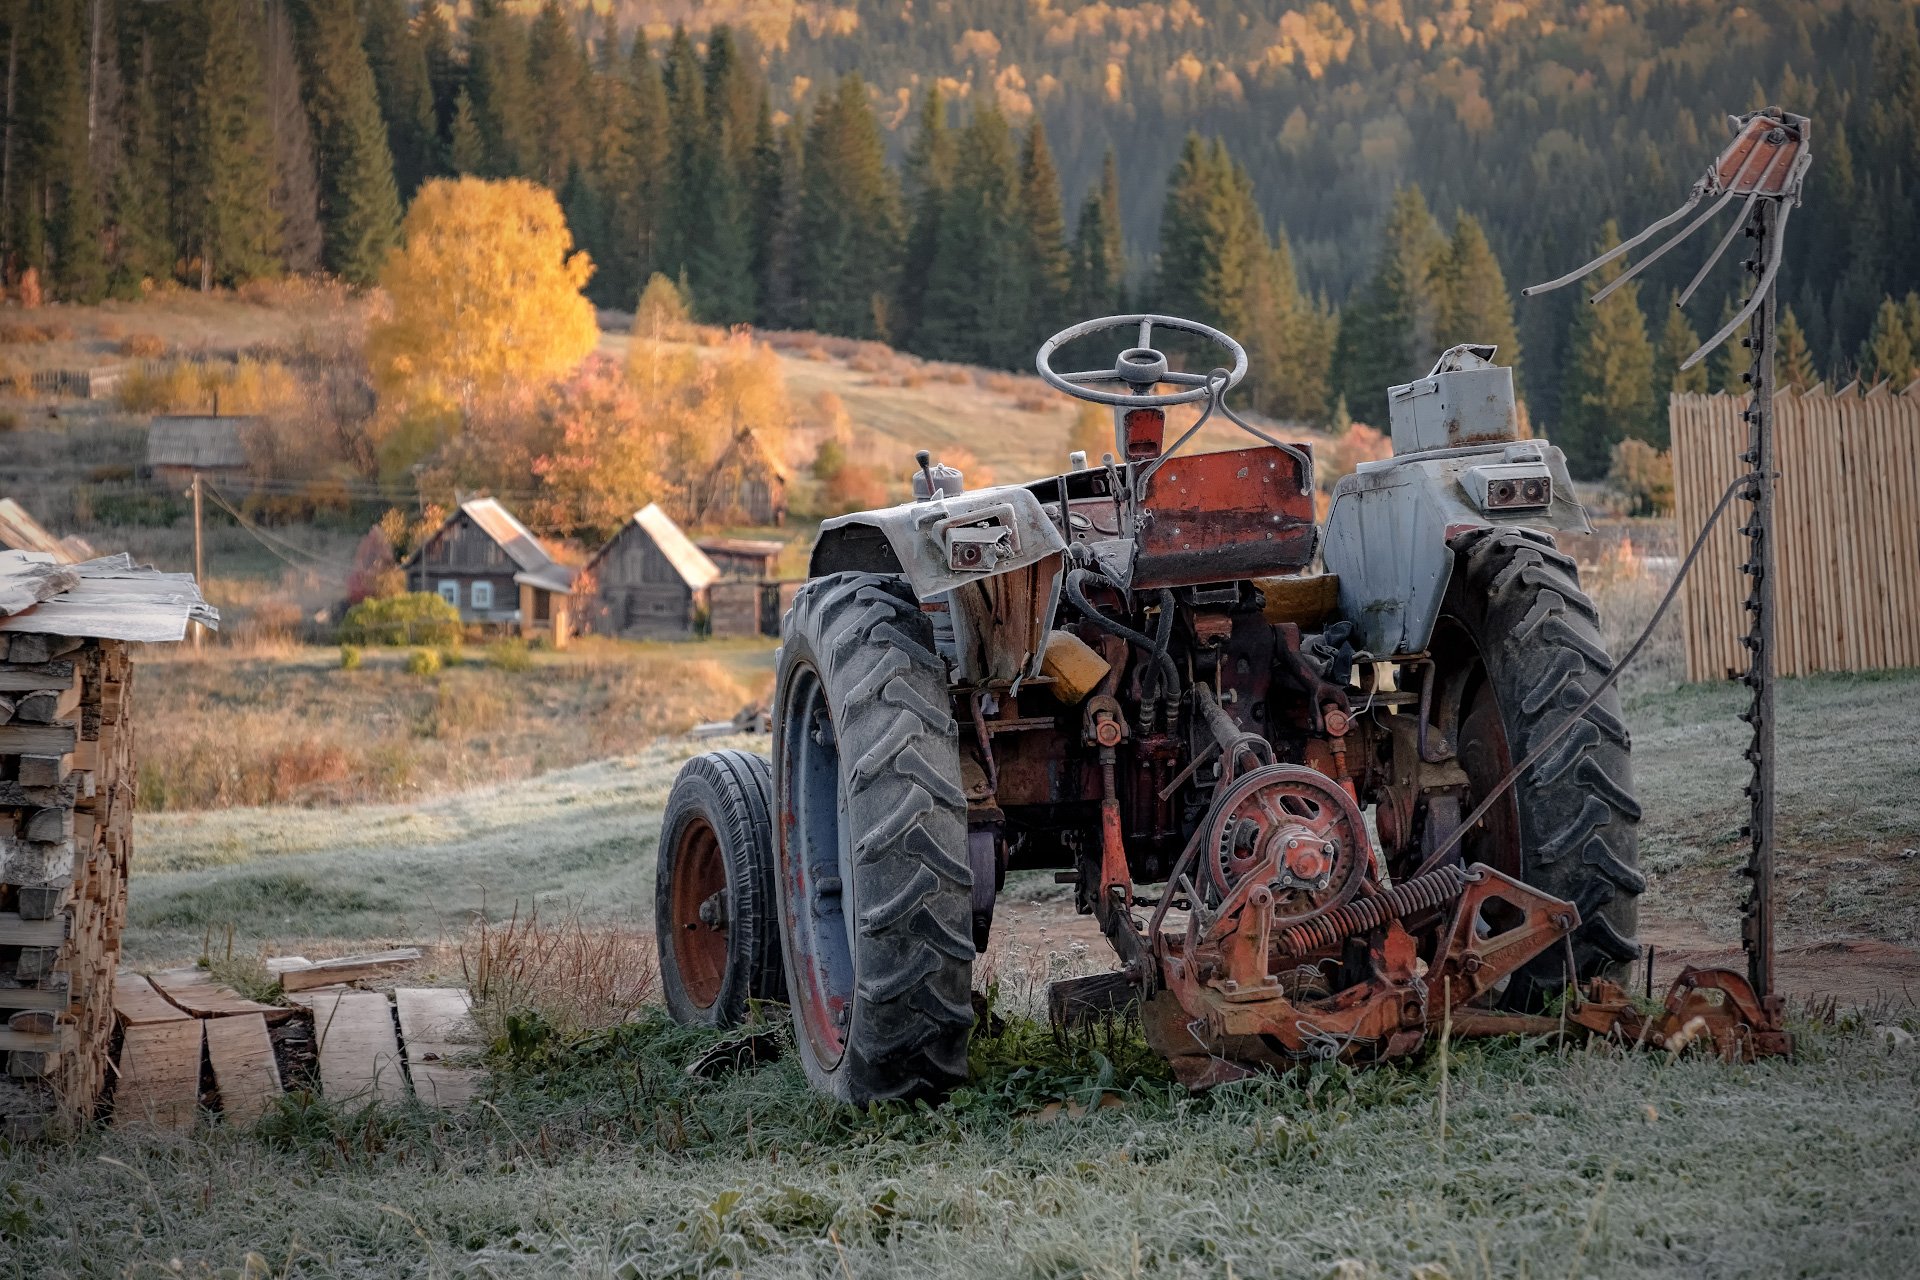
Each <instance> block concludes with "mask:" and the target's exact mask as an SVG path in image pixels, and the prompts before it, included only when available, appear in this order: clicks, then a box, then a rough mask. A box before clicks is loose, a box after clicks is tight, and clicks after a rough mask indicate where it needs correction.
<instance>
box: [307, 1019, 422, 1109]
mask: <svg viewBox="0 0 1920 1280" xmlns="http://www.w3.org/2000/svg"><path fill="white" fill-rule="evenodd" d="M313 1034H314V1038H315V1039H316V1040H318V1041H319V1043H320V1092H321V1093H323V1094H325V1095H326V1096H327V1097H328V1098H330V1099H332V1100H333V1101H335V1102H348V1101H351V1102H357V1103H367V1102H374V1101H379V1102H404V1101H405V1100H406V1096H407V1080H406V1076H405V1074H404V1073H403V1071H402V1070H401V1064H400V1041H399V1040H398V1038H397V1037H395V1035H394V1031H393V1006H392V1005H390V1004H388V1003H387V998H386V997H385V996H383V995H380V994H379V993H377V992H373V991H339V992H328V993H327V994H325V995H323V996H318V997H316V998H315V999H314V1001H313Z"/></svg>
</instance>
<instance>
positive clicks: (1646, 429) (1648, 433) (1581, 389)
mask: <svg viewBox="0 0 1920 1280" xmlns="http://www.w3.org/2000/svg"><path fill="white" fill-rule="evenodd" d="M1618 243H1620V230H1619V226H1618V225H1617V224H1616V223H1614V222H1613V221H1612V220H1611V219H1609V220H1608V221H1607V223H1606V224H1605V225H1604V226H1603V227H1602V228H1601V232H1600V243H1599V245H1598V250H1599V251H1602V252H1604V251H1605V250H1607V249H1611V248H1612V247H1613V246H1614V245H1616V244H1618ZM1625 265H1626V264H1625V263H1623V262H1621V261H1620V260H1619V259H1615V260H1614V261H1613V262H1610V263H1608V264H1607V265H1606V266H1604V267H1602V268H1601V269H1600V270H1599V271H1597V272H1595V273H1594V274H1593V276H1592V277H1590V278H1589V286H1590V287H1592V288H1596V289H1597V288H1599V287H1600V286H1603V285H1606V284H1610V283H1612V281H1613V280H1614V279H1616V278H1617V277H1618V276H1619V275H1620V273H1621V272H1622V271H1623V270H1624V269H1625ZM1658 416H1659V412H1658V410H1657V409H1656V406H1655V404H1654V395H1653V344H1652V343H1650V342H1649V341H1648V340H1647V323H1646V318H1645V317H1644V316H1643V315H1641V313H1640V286H1639V285H1638V284H1637V283H1635V284H1629V285H1626V286H1625V287H1623V288H1622V289H1620V291H1619V292H1617V293H1615V294H1614V295H1613V296H1612V297H1610V298H1608V299H1607V300H1606V301H1605V302H1602V303H1600V304H1598V305H1597V306H1596V305H1591V304H1588V303H1580V304H1579V305H1578V309H1577V310H1576V311H1575V312H1574V319H1573V328H1572V331H1571V334H1570V335H1569V340H1568V370H1567V378H1566V392H1565V395H1564V396H1563V397H1562V401H1561V409H1560V418H1561V421H1560V430H1559V431H1558V432H1557V433H1555V441H1556V443H1558V444H1559V445H1560V446H1561V447H1562V448H1563V449H1565V450H1566V453H1567V465H1568V466H1569V467H1570V468H1571V469H1572V470H1573V473H1574V475H1575V476H1578V477H1581V478H1584V479H1589V480H1592V479H1598V478H1600V477H1601V476H1604V475H1605V474H1606V473H1607V467H1608V465H1609V463H1610V462H1611V459H1612V453H1613V446H1614V445H1616V444H1618V443H1619V442H1620V441H1621V440H1623V439H1627V438H1629V437H1631V438H1633V439H1637V440H1653V439H1655V438H1656V437H1657V433H1658V427H1657V425H1656V419H1657V417H1658Z"/></svg>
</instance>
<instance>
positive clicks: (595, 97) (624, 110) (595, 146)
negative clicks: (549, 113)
mask: <svg viewBox="0 0 1920 1280" xmlns="http://www.w3.org/2000/svg"><path fill="white" fill-rule="evenodd" d="M588 92H589V94H590V95H591V110H590V111H589V112H588V115H589V117H590V127H591V133H592V139H591V145H590V147H589V159H588V162H587V167H586V170H585V172H584V173H583V174H582V175H580V180H579V181H578V182H577V183H571V184H569V186H570V187H572V188H573V189H574V195H573V197H572V199H571V201H569V202H566V209H567V222H568V225H570V226H571V227H572V228H573V233H574V239H575V241H576V242H577V243H578V244H579V245H580V246H581V247H582V248H584V249H586V250H587V252H588V253H589V254H590V255H591V256H592V258H593V262H594V268H595V269H594V273H593V279H592V281H591V282H590V283H589V284H588V286H587V294H588V296H589V297H591V298H592V299H593V300H594V302H595V303H596V304H597V305H599V306H603V307H624V306H626V305H627V304H629V303H630V302H632V300H633V298H634V296H635V294H637V293H638V292H639V288H640V279H639V276H638V274H637V272H638V270H639V262H638V256H639V249H640V246H639V243H638V240H637V238H636V237H635V236H634V235H633V234H632V226H633V203H634V201H635V200H636V199H637V198H638V188H639V185H640V174H639V172H638V171H637V168H636V166H635V164H634V154H633V135H632V134H631V133H630V132H629V130H628V125H629V123H630V121H631V119H632V117H633V85H632V83H631V82H630V81H629V80H628V79H627V68H626V65H625V62H624V61H623V59H622V58H621V56H620V29H619V27H618V26H617V25H616V23H615V19H614V15H613V12H612V11H611V10H609V11H608V12H607V16H606V23H605V27H604V28H603V31H602V34H601V37H600V40H599V42H598V44H597V46H596V49H595V57H594V67H593V71H592V74H591V75H590V76H589V77H588ZM582 203H585V204H586V205H587V206H589V207H588V208H587V209H580V208H577V207H576V206H578V205H580V204H582Z"/></svg>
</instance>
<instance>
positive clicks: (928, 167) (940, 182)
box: [893, 84, 955, 347]
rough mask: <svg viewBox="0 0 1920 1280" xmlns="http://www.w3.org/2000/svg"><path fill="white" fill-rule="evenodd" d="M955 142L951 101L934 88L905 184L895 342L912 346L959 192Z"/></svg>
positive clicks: (923, 109)
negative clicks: (943, 218)
mask: <svg viewBox="0 0 1920 1280" xmlns="http://www.w3.org/2000/svg"><path fill="white" fill-rule="evenodd" d="M954 151H955V146H954V137H953V132H952V130H951V129H949V128H948V127H947V101H946V98H945V96H944V95H942V94H941V92H940V86H939V85H937V84H936V85H934V86H933V87H932V88H930V89H928V90H927V96H926V97H925V98H923V99H922V100H921V103H920V119H919V127H918V128H917V129H916V130H915V131H914V135H913V144H912V145H911V146H910V147H908V148H907V159H906V166H905V170H904V173H903V175H902V185H903V187H904V188H905V190H904V199H905V203H906V208H907V234H906V242H905V245H904V247H903V250H902V254H901V266H900V291H899V301H898V304H897V305H896V307H895V311H894V326H893V327H894V334H893V338H894V341H895V342H897V343H899V344H900V345H901V346H906V347H912V346H914V344H915V342H916V341H917V339H918V335H919V330H920V316H921V312H922V307H923V304H924V301H925V298H926V292H927V275H928V272H929V271H931V270H932V267H933V252H934V245H935V244H936V243H937V242H938V241H939V237H940V215H941V212H942V211H943V210H944V209H945V208H946V203H947V199H948V197H949V196H950V194H951V193H952V190H953V165H954Z"/></svg>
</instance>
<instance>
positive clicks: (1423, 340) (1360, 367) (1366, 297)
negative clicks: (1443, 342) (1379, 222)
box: [1332, 186, 1447, 430]
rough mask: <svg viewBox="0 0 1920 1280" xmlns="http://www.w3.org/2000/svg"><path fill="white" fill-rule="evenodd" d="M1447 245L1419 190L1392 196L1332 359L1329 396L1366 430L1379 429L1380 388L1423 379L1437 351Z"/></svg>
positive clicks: (1382, 411) (1383, 405)
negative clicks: (1373, 257)
mask: <svg viewBox="0 0 1920 1280" xmlns="http://www.w3.org/2000/svg"><path fill="white" fill-rule="evenodd" d="M1446 243H1447V242H1446V240H1445V239H1444V238H1443V237H1442V236H1441V234H1440V228H1439V227H1438V226H1437V225H1436V224H1435V223H1434V220H1433V215H1432V214H1431V213H1429V212H1428V211H1427V202H1426V199H1425V197H1423V196H1422V195H1421V194H1420V189H1419V188H1418V187H1412V186H1409V187H1402V188H1401V189H1400V190H1399V191H1398V192H1396V193H1395V194H1394V197H1393V204H1392V206H1391V208H1390V209H1389V210H1388V212H1387V221H1386V225H1385V226H1384V227H1383V228H1382V231H1381V237H1380V256H1379V258H1378V259H1377V261H1376V264H1375V266H1374V271H1373V275H1372V276H1371V278H1369V279H1368V281H1367V283H1366V285H1365V286H1364V287H1363V288H1362V289H1361V290H1360V292H1359V295H1358V296H1357V297H1355V298H1354V299H1353V300H1352V301H1351V302H1349V303H1348V305H1347V308H1346V310H1345V311H1344V312H1342V313H1341V316H1340V336H1339V339H1338V341H1337V343H1336V346H1335V350H1334V357H1333V365H1334V367H1333V377H1332V380H1333V390H1334V393H1335V394H1336V395H1344V396H1345V397H1346V401H1347V405H1348V407H1349V408H1350V409H1351V410H1352V411H1353V414H1354V416H1355V417H1356V418H1357V419H1358V420H1359V421H1361V422H1365V423H1367V424H1368V425H1369V426H1375V427H1378V428H1380V429H1382V430H1384V429H1385V428H1386V425H1387V423H1388V421H1389V420H1390V419H1389V416H1388V413H1387V388H1388V387H1390V386H1397V385H1399V384H1401V383H1404V382H1410V381H1412V380H1413V379H1415V378H1418V377H1421V376H1423V375H1424V374H1425V373H1426V372H1427V370H1428V369H1429V368H1430V367H1431V366H1432V364H1433V358H1434V356H1435V355H1436V354H1438V353H1437V351H1436V350H1435V333H1436V326H1437V324H1438V319H1439V296H1438V295H1439V290H1438V288H1437V282H1436V279H1435V276H1436V270H1437V268H1438V266H1439V264H1440V262H1441V259H1442V255H1443V254H1444V253H1445V251H1446Z"/></svg>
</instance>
